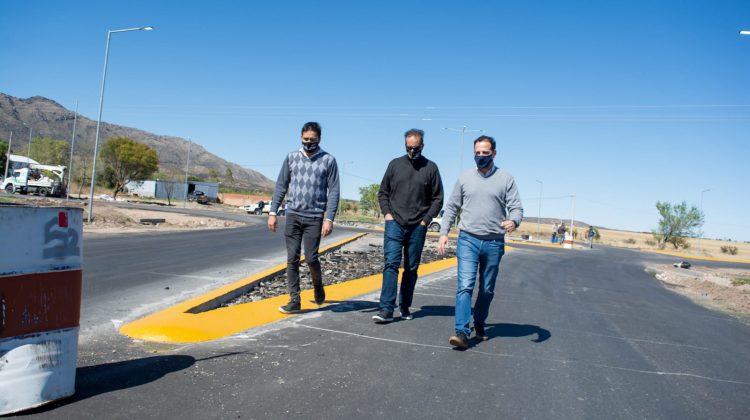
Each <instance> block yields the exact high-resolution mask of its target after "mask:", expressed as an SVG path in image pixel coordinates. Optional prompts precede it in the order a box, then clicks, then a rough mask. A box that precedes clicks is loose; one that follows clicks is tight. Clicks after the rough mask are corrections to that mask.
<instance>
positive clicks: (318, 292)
mask: <svg viewBox="0 0 750 420" xmlns="http://www.w3.org/2000/svg"><path fill="white" fill-rule="evenodd" d="M314 289H315V304H316V305H318V306H320V305H322V304H323V303H325V301H326V289H324V288H323V285H322V284H321V285H320V287H314Z"/></svg>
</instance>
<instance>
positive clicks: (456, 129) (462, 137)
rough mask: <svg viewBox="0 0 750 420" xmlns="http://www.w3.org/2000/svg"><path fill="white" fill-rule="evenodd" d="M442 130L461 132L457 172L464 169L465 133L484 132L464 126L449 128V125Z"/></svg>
mask: <svg viewBox="0 0 750 420" xmlns="http://www.w3.org/2000/svg"><path fill="white" fill-rule="evenodd" d="M443 130H447V131H453V132H456V133H461V161H460V164H459V165H458V172H459V174H460V173H461V171H462V170H463V169H464V136H465V135H466V133H484V130H481V129H480V130H467V129H466V126H463V127H461V128H450V127H444V128H443Z"/></svg>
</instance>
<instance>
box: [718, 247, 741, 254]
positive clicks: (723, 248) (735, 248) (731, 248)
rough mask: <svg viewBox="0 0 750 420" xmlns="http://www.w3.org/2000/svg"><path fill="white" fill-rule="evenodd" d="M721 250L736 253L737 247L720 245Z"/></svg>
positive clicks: (726, 252) (725, 252)
mask: <svg viewBox="0 0 750 420" xmlns="http://www.w3.org/2000/svg"><path fill="white" fill-rule="evenodd" d="M721 252H722V253H723V254H730V255H737V247H736V246H731V245H722V246H721Z"/></svg>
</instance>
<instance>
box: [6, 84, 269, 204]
mask: <svg viewBox="0 0 750 420" xmlns="http://www.w3.org/2000/svg"><path fill="white" fill-rule="evenodd" d="M74 116H75V115H74V112H73V111H71V110H69V109H66V108H65V107H63V106H62V105H60V104H59V103H57V102H55V101H53V100H51V99H47V98H44V97H41V96H34V97H31V98H28V99H20V98H15V97H13V96H10V95H6V94H4V93H0V138H2V139H5V140H6V141H7V140H8V133H9V132H10V131H13V132H14V134H13V146H12V147H13V150H15V151H16V152H17V153H18V154H22V155H25V154H26V153H25V150H26V146H27V145H28V141H29V137H28V132H29V131H28V128H27V127H25V126H24V123H25V124H27V125H29V126H31V128H32V130H33V131H32V136H33V137H43V136H50V137H53V138H55V139H62V140H67V141H70V138H71V134H72V127H73V118H74ZM95 136H96V121H93V120H91V119H89V118H86V117H83V116H81V115H79V116H78V122H77V125H76V149H78V148H79V145H80V148H81V149H85V148H86V146H88V148H89V149H90V150H93V143H94V138H95ZM118 136H123V137H128V138H131V139H133V140H135V141H137V142H139V143H143V144H146V145H148V146H149V147H151V148H153V149H154V150H156V152H157V153H158V154H159V170H160V171H161V172H165V173H170V172H174V173H184V171H185V160H186V156H187V149H188V141H187V140H185V139H183V138H180V137H173V136H162V135H157V134H153V133H149V132H146V131H143V130H139V129H136V128H131V127H123V126H120V125H115V124H109V123H105V122H103V121H102V125H101V132H100V133H99V140H100V147H101V145H102V144H103V143H104V142H105V141H106V140H107V139H109V138H112V137H118ZM74 164H75V163H74ZM227 168H229V169H230V170H231V171H232V175H233V178H234V181H233V182H228V181H227V180H225V179H223V176H224V174H225V173H226V170H227ZM212 169H213V170H215V171H216V172H217V173H218V174H219V176H220V177H221V178H222V179H221V181H222V183H224V184H229V185H231V186H233V187H238V188H243V189H248V190H255V191H264V192H268V191H272V190H273V187H274V183H273V181H271V180H270V179H268V178H266V177H265V176H263V175H262V174H260V173H258V172H256V171H253V170H251V169H246V168H243V167H241V166H239V165H237V164H234V163H232V162H229V161H226V160H224V159H222V158H220V157H218V156H216V155H213V154H211V153H209V152H207V151H206V150H205V149H204V148H203V147H201V146H200V145H199V144H196V143H193V144H192V146H191V149H190V175H192V176H196V177H199V178H204V179H205V178H208V176H209V171H210V170H212Z"/></svg>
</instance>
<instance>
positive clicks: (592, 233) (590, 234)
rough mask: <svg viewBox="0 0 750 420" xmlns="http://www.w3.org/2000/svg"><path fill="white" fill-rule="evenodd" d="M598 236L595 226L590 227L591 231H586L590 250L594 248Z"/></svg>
mask: <svg viewBox="0 0 750 420" xmlns="http://www.w3.org/2000/svg"><path fill="white" fill-rule="evenodd" d="M595 236H596V229H594V227H593V226H589V230H587V231H586V237H587V238H588V240H589V248H593V247H594V237H595Z"/></svg>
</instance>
